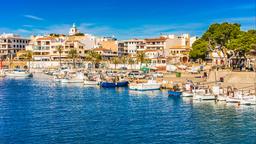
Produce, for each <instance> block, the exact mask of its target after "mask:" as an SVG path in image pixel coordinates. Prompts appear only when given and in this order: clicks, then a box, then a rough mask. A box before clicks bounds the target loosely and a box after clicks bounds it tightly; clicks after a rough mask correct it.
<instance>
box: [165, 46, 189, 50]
mask: <svg viewBox="0 0 256 144" xmlns="http://www.w3.org/2000/svg"><path fill="white" fill-rule="evenodd" d="M169 48H173V49H175V48H181V49H184V48H189V47H188V46H170V47H169Z"/></svg>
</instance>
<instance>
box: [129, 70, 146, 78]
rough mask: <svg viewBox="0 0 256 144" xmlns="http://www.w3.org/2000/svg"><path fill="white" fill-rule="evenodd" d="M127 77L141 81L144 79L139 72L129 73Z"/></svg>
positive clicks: (143, 75)
mask: <svg viewBox="0 0 256 144" xmlns="http://www.w3.org/2000/svg"><path fill="white" fill-rule="evenodd" d="M128 76H129V77H130V78H138V79H142V78H145V74H144V73H143V72H141V71H131V72H130V73H129V74H128Z"/></svg>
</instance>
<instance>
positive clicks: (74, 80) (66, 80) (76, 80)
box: [60, 79, 84, 83]
mask: <svg viewBox="0 0 256 144" xmlns="http://www.w3.org/2000/svg"><path fill="white" fill-rule="evenodd" d="M60 82H61V83H84V80H80V79H61V80H60Z"/></svg>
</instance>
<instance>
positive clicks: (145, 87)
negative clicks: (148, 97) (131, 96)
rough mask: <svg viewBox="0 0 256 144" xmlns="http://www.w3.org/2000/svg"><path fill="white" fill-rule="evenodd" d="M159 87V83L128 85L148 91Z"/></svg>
mask: <svg viewBox="0 0 256 144" xmlns="http://www.w3.org/2000/svg"><path fill="white" fill-rule="evenodd" d="M160 88H161V84H143V83H142V84H136V85H130V86H129V89H131V90H138V91H149V90H159V89H160Z"/></svg>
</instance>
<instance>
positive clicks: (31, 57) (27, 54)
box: [26, 50, 33, 71]
mask: <svg viewBox="0 0 256 144" xmlns="http://www.w3.org/2000/svg"><path fill="white" fill-rule="evenodd" d="M26 59H27V60H28V70H29V71H30V61H31V60H32V59H33V52H32V51H30V50H27V51H26Z"/></svg>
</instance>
